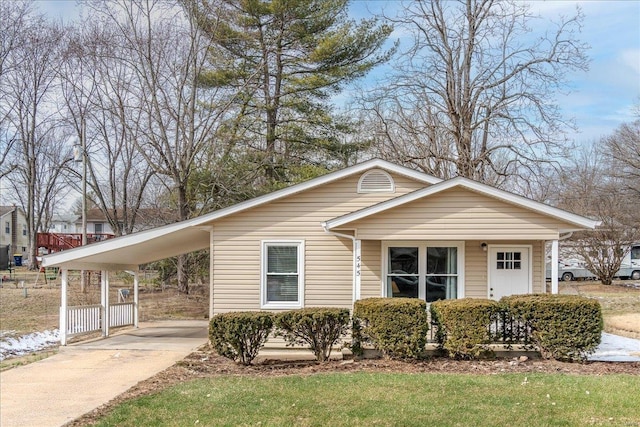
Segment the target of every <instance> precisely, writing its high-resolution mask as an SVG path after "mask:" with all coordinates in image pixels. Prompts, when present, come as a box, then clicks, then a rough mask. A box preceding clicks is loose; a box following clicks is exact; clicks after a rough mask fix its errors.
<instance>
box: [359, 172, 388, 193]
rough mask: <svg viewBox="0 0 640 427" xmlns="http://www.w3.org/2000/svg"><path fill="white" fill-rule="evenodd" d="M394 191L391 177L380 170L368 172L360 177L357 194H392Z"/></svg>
mask: <svg viewBox="0 0 640 427" xmlns="http://www.w3.org/2000/svg"><path fill="white" fill-rule="evenodd" d="M395 191H396V187H395V183H394V182H393V178H391V175H389V174H388V173H386V172H385V171H383V170H380V169H374V170H370V171H369V172H367V173H365V174H364V175H362V176H361V177H360V180H359V181H358V193H393V192H395Z"/></svg>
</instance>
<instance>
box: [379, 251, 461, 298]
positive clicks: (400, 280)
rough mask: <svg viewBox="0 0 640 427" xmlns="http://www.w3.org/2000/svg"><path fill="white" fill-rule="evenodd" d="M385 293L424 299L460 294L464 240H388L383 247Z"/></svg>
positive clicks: (453, 296) (392, 295) (456, 296)
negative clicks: (404, 242)
mask: <svg viewBox="0 0 640 427" xmlns="http://www.w3.org/2000/svg"><path fill="white" fill-rule="evenodd" d="M385 257H386V273H385V274H386V295H387V296H389V297H408V298H421V299H424V300H425V301H426V302H433V301H437V300H441V299H455V298H458V296H459V295H463V289H461V286H462V285H463V284H464V282H463V279H462V275H463V265H464V243H463V242H423V243H420V244H414V245H412V244H403V242H397V243H396V242H394V243H389V244H388V245H386V247H385Z"/></svg>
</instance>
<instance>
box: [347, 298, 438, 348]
mask: <svg viewBox="0 0 640 427" xmlns="http://www.w3.org/2000/svg"><path fill="white" fill-rule="evenodd" d="M428 330H429V321H428V316H427V305H426V303H425V302H424V301H423V300H419V299H415V298H367V299H363V300H359V301H356V303H355V304H354V307H353V338H354V345H353V349H354V352H357V351H358V349H359V348H360V344H361V343H362V342H370V343H371V344H372V345H373V346H374V347H375V348H376V349H378V350H380V351H381V352H382V354H383V355H384V356H385V357H413V358H418V357H420V356H421V355H422V353H423V351H424V346H425V344H426V343H427V332H428Z"/></svg>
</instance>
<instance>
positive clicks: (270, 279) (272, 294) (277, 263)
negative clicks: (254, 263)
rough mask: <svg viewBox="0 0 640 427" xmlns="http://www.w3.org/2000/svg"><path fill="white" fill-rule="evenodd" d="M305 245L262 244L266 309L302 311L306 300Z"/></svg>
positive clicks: (298, 242) (290, 243)
mask: <svg viewBox="0 0 640 427" xmlns="http://www.w3.org/2000/svg"><path fill="white" fill-rule="evenodd" d="M303 254H304V243H303V242H302V241H283V242H280V241H277V242H263V243H262V285H261V293H262V296H261V300H262V307H263V308H299V307H302V301H303V283H304V263H303Z"/></svg>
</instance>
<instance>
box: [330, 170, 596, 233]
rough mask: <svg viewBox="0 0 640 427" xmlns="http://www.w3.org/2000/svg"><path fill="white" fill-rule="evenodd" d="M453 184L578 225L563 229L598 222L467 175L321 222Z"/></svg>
mask: <svg viewBox="0 0 640 427" xmlns="http://www.w3.org/2000/svg"><path fill="white" fill-rule="evenodd" d="M454 187H463V188H467V189H469V190H471V191H475V192H477V193H481V194H484V195H487V196H490V197H493V198H496V199H498V200H502V201H505V202H507V203H511V204H515V205H518V206H521V207H524V208H527V209H529V210H532V211H535V212H539V213H541V214H544V215H548V216H552V217H554V218H557V219H560V220H562V221H566V222H569V223H572V224H575V225H576V226H577V227H576V228H575V229H571V230H569V229H567V230H564V229H563V230H562V231H577V230H582V229H585V228H591V229H593V228H595V227H596V226H597V225H599V224H600V222H599V221H594V220H591V219H589V218H585V217H583V216H580V215H576V214H573V213H570V212H567V211H564V210H562V209H558V208H554V207H552V206H549V205H545V204H544V203H540V202H536V201H534V200H531V199H527V198H526V197H522V196H518V195H516V194H513V193H509V192H507V191H504V190H499V189H497V188H494V187H491V186H489V185H486V184H482V183H479V182H476V181H472V180H470V179H467V178H463V177H456V178H453V179H450V180H448V181H443V182H441V183H439V184H434V185H432V186H431V187H427V188H424V189H421V190H416V191H414V192H412V193H408V194H405V195H403V196H399V197H396V198H395V199H391V200H387V201H385V202H381V203H378V204H376V205H373V206H370V207H368V208H364V209H361V210H359V211H356V212H353V213H350V214H347V215H343V216H340V217H337V218H334V219H331V220H329V221H326V222H325V223H323V226H324V227H326V228H327V229H332V228H336V227H340V226H342V225H345V224H348V223H350V222H353V221H357V220H359V219H362V218H366V217H368V216H370V215H375V214H377V213H380V212H384V211H386V210H387V209H392V208H395V207H397V206H401V205H404V204H405V203H409V202H412V201H414V200H418V199H421V198H423V197H428V196H431V195H433V194H437V193H440V192H442V191H445V190H448V189H450V188H454Z"/></svg>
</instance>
